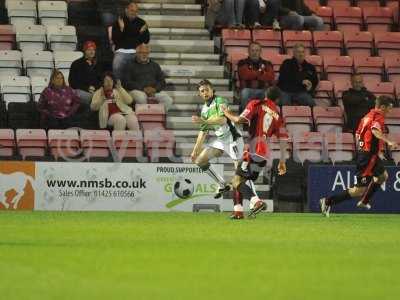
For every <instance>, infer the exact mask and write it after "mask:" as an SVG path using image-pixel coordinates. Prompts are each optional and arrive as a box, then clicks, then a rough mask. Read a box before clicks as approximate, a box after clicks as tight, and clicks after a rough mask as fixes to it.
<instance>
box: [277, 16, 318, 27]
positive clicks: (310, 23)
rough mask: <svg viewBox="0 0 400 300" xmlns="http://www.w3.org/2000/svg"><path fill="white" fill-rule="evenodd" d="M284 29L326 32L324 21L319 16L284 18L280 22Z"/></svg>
mask: <svg viewBox="0 0 400 300" xmlns="http://www.w3.org/2000/svg"><path fill="white" fill-rule="evenodd" d="M280 23H281V25H282V27H283V28H284V29H292V30H303V29H304V28H307V29H312V30H324V20H322V18H321V17H318V16H315V15H313V16H300V15H295V16H283V17H282V18H281V21H280Z"/></svg>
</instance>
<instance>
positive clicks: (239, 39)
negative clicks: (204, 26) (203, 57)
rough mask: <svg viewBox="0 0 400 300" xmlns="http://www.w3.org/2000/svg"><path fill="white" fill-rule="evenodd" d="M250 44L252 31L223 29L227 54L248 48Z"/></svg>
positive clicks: (223, 39) (223, 43)
mask: <svg viewBox="0 0 400 300" xmlns="http://www.w3.org/2000/svg"><path fill="white" fill-rule="evenodd" d="M250 42H251V32H250V30H246V29H222V46H223V51H224V52H225V53H229V52H230V51H233V50H234V49H240V48H247V47H248V46H249V44H250Z"/></svg>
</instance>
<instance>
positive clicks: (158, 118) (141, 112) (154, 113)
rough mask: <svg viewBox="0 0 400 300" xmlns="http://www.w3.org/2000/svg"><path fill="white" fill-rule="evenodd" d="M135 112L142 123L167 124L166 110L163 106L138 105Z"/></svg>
mask: <svg viewBox="0 0 400 300" xmlns="http://www.w3.org/2000/svg"><path fill="white" fill-rule="evenodd" d="M135 112H136V116H137V118H138V120H139V122H140V123H145V122H151V123H161V124H163V125H164V124H165V108H164V105H163V104H136V105H135Z"/></svg>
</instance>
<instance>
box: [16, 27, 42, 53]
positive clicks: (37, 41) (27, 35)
mask: <svg viewBox="0 0 400 300" xmlns="http://www.w3.org/2000/svg"><path fill="white" fill-rule="evenodd" d="M15 28H16V30H15V31H16V42H17V47H18V49H21V50H25V49H26V50H29V51H34V50H36V51H37V50H39V51H41V50H45V48H46V28H45V27H44V26H42V25H24V24H18V25H16V27H15Z"/></svg>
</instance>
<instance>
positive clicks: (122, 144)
mask: <svg viewBox="0 0 400 300" xmlns="http://www.w3.org/2000/svg"><path fill="white" fill-rule="evenodd" d="M112 140H113V144H114V147H115V149H116V150H117V154H118V158H119V159H124V158H137V157H143V134H142V132H141V131H131V130H114V131H113V132H112Z"/></svg>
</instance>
